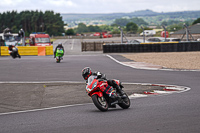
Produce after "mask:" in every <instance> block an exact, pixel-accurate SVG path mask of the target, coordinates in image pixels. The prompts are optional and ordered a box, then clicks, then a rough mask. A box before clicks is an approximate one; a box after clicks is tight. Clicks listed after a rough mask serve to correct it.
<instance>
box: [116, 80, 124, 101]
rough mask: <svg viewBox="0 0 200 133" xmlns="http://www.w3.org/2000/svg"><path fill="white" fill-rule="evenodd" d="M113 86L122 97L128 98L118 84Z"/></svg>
mask: <svg viewBox="0 0 200 133" xmlns="http://www.w3.org/2000/svg"><path fill="white" fill-rule="evenodd" d="M113 84H114V87H115V88H116V90H117V92H119V95H120V97H121V98H126V95H125V93H124V91H123V90H122V89H121V88H120V86H119V85H118V84H117V83H116V82H113Z"/></svg>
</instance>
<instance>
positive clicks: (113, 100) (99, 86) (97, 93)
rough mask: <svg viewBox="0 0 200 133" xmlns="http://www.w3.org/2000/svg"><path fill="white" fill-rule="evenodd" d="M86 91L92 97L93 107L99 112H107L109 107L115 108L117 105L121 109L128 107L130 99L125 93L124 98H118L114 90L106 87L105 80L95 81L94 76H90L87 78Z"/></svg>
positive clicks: (117, 81)
mask: <svg viewBox="0 0 200 133" xmlns="http://www.w3.org/2000/svg"><path fill="white" fill-rule="evenodd" d="M115 81H116V83H117V84H118V85H119V86H120V87H121V88H123V86H122V85H121V83H120V82H119V80H115ZM86 91H87V93H88V95H89V96H90V97H92V101H93V103H94V105H95V106H96V107H97V108H98V109H99V110H100V111H107V110H108V108H109V107H111V108H113V107H116V104H118V105H119V106H120V107H121V108H123V109H127V108H129V107H130V99H129V97H128V96H127V94H126V93H125V95H126V97H125V98H122V97H120V96H119V93H118V92H116V90H115V89H114V88H112V87H111V86H108V83H107V81H106V80H102V79H97V78H96V76H93V75H92V76H90V77H89V78H88V83H87V85H86Z"/></svg>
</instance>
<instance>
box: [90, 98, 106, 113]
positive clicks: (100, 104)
mask: <svg viewBox="0 0 200 133" xmlns="http://www.w3.org/2000/svg"><path fill="white" fill-rule="evenodd" d="M92 101H93V103H94V105H95V106H96V107H97V108H98V109H99V110H100V111H103V112H104V111H107V110H108V103H107V101H106V99H105V98H104V97H99V96H98V95H93V96H92Z"/></svg>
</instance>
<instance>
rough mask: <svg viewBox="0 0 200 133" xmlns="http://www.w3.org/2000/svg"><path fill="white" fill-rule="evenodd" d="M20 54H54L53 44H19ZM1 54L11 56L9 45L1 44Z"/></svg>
mask: <svg viewBox="0 0 200 133" xmlns="http://www.w3.org/2000/svg"><path fill="white" fill-rule="evenodd" d="M17 48H18V52H19V54H20V55H38V56H45V55H53V46H17ZM0 55H1V56H9V53H8V47H7V46H1V49H0Z"/></svg>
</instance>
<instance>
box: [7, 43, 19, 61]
mask: <svg viewBox="0 0 200 133" xmlns="http://www.w3.org/2000/svg"><path fill="white" fill-rule="evenodd" d="M9 54H10V55H11V56H12V58H13V59H15V58H17V57H18V58H21V56H20V54H19V52H18V48H17V47H15V46H9Z"/></svg>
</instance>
